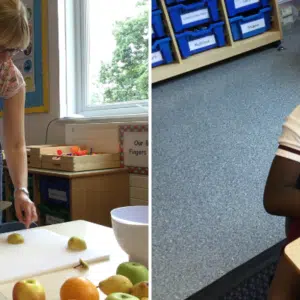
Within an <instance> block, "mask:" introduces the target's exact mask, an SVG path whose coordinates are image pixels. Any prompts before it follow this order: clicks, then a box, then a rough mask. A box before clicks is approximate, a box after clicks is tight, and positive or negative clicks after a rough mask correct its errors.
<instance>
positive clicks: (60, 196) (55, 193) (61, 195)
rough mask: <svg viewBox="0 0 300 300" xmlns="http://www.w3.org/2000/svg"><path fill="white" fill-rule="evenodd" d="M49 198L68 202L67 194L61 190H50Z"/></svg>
mask: <svg viewBox="0 0 300 300" xmlns="http://www.w3.org/2000/svg"><path fill="white" fill-rule="evenodd" d="M48 195H49V198H51V199H55V200H59V201H63V202H67V201H68V199H67V193H66V192H63V191H59V190H54V189H48Z"/></svg>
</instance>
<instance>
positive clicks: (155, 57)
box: [152, 37, 174, 68]
mask: <svg viewBox="0 0 300 300" xmlns="http://www.w3.org/2000/svg"><path fill="white" fill-rule="evenodd" d="M173 60H174V58H173V54H172V48H171V39H170V38H169V37H167V38H164V39H160V40H157V41H155V42H154V44H153V45H152V68H154V67H157V66H160V65H163V64H169V63H171V62H173Z"/></svg>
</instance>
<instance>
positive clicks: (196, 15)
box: [180, 8, 209, 25]
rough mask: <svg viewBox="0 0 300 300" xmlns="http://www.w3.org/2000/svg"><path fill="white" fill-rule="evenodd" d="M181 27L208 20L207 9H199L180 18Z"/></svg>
mask: <svg viewBox="0 0 300 300" xmlns="http://www.w3.org/2000/svg"><path fill="white" fill-rule="evenodd" d="M180 17H181V22H182V25H186V24H189V23H193V22H196V21H201V20H205V19H209V13H208V9H207V8H204V9H200V10H196V11H193V12H190V13H187V14H183V15H181V16H180Z"/></svg>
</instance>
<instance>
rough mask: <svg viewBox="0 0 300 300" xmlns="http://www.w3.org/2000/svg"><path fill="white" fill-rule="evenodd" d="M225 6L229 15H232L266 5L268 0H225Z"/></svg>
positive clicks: (268, 2)
mask: <svg viewBox="0 0 300 300" xmlns="http://www.w3.org/2000/svg"><path fill="white" fill-rule="evenodd" d="M225 3H226V8H227V12H228V16H229V17H234V16H236V15H238V14H241V13H244V12H247V11H251V10H253V9H259V8H264V7H267V6H268V5H269V4H270V0H225Z"/></svg>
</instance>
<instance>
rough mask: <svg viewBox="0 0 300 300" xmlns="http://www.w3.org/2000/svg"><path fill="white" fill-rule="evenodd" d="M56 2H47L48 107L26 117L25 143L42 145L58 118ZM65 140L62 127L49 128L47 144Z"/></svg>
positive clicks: (56, 125)
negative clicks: (41, 112)
mask: <svg viewBox="0 0 300 300" xmlns="http://www.w3.org/2000/svg"><path fill="white" fill-rule="evenodd" d="M57 5H58V2H57V0H50V1H48V20H49V26H48V39H49V41H48V45H49V46H48V64H49V106H50V112H49V113H47V114H45V113H44V114H30V115H26V123H25V126H26V143H27V145H32V144H44V142H45V135H46V128H47V125H48V123H49V122H50V121H51V120H53V119H55V118H57V117H59V115H60V106H59V99H60V94H59V80H60V74H59V49H58V44H59V43H58V9H57ZM64 139H65V135H64V125H63V124H55V123H52V124H51V126H50V128H49V133H48V142H49V143H63V142H64Z"/></svg>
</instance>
